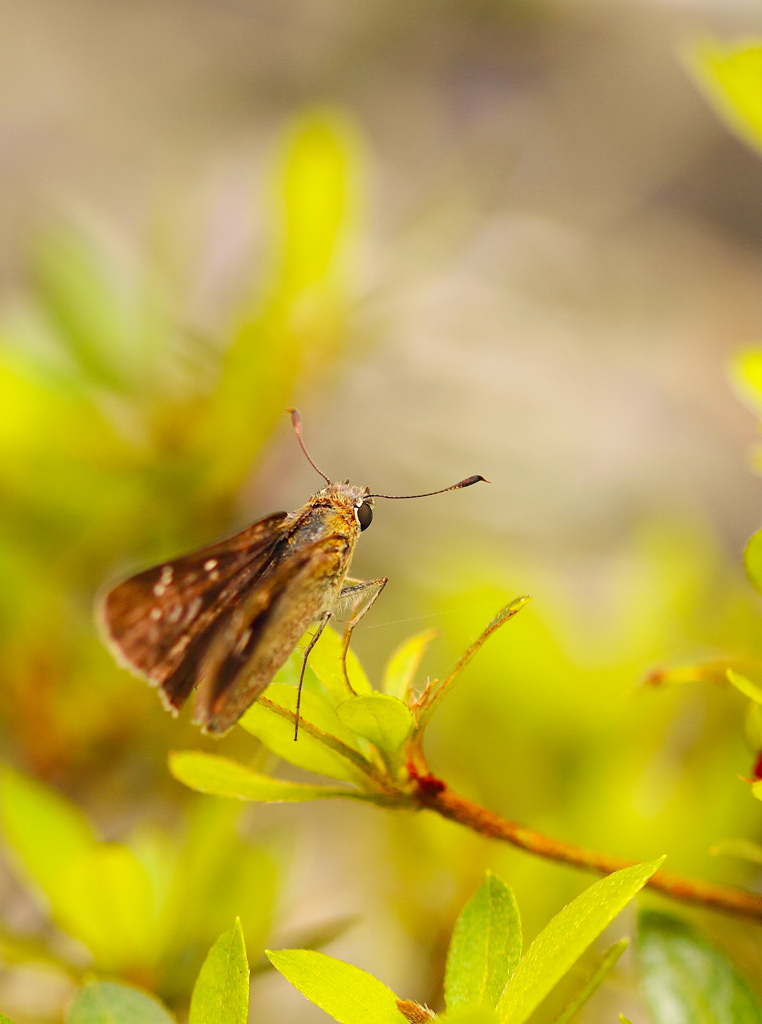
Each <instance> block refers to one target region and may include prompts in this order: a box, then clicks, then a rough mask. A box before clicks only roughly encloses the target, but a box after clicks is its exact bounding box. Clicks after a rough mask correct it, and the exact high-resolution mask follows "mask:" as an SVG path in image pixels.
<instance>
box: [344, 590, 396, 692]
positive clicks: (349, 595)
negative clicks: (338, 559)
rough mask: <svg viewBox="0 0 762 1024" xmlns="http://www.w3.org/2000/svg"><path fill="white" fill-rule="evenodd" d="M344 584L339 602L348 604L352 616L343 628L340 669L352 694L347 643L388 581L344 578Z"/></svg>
mask: <svg viewBox="0 0 762 1024" xmlns="http://www.w3.org/2000/svg"><path fill="white" fill-rule="evenodd" d="M345 582H346V586H344V587H342V588H341V593H340V594H339V600H340V601H347V602H349V606H350V608H351V609H352V612H353V615H352V618H351V619H350V620H349V621H348V622H347V624H346V626H345V627H344V642H343V645H342V648H341V668H342V671H343V672H344V681H345V682H346V684H347V688H348V689H349V692H350V693H354V692H355V691H354V688H353V686H352V684H351V683H350V681H349V673H348V672H347V654H348V653H349V642H350V640H351V639H352V631H353V629H354V628H355V626H356V625H357V623H358V622H359V621H360V619H361V618H362V617H363V615H365V613H366V612H369V611H370V609H371V608H372V607H373V605H374V604H375V603H376V599H377V598H378V595H379V594H380V593H381V591H382V590H383V589H384V587H385V586H386V584H387V583H388V582H389V579H388V577H387V576H380V577H379V578H378V579H377V580H354V579H350V577H346V579H345ZM358 609H359V610H358Z"/></svg>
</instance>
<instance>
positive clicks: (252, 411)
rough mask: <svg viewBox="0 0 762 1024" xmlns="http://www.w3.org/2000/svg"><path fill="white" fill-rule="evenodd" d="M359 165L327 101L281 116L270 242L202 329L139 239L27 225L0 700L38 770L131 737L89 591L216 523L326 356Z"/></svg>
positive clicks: (56, 770)
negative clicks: (218, 318) (112, 254)
mask: <svg viewBox="0 0 762 1024" xmlns="http://www.w3.org/2000/svg"><path fill="white" fill-rule="evenodd" d="M360 163H361V157H360V148H359V142H358V139H357V138H356V136H355V133H354V131H353V129H352V127H351V125H350V124H349V123H347V122H346V121H345V120H344V119H343V118H342V117H341V116H340V115H338V114H336V113H333V112H331V111H329V110H326V111H320V110H318V111H313V112H308V113H306V114H304V115H303V116H301V117H299V118H297V119H296V120H295V121H294V122H293V123H292V124H291V125H289V127H288V129H287V131H286V132H285V135H284V137H283V139H282V140H281V143H280V146H279V153H278V156H277V159H276V160H275V167H274V172H273V186H272V187H273V192H274V203H273V207H274V211H275V213H274V223H273V225H272V230H271V237H270V241H269V252H267V253H266V254H265V255H264V257H263V260H262V266H261V268H260V270H259V272H258V275H257V277H258V282H257V284H256V286H255V287H249V288H247V289H246V290H245V292H244V294H242V295H240V296H239V298H238V299H237V300H236V302H235V303H234V304H233V308H231V309H230V311H229V315H228V317H227V322H226V323H225V324H224V325H223V326H222V327H221V329H220V330H219V333H218V334H217V335H215V336H206V334H203V333H200V332H199V331H197V330H194V328H193V326H192V325H191V324H188V323H186V322H184V319H183V315H182V314H181V313H180V312H179V310H181V309H182V307H183V305H186V304H187V301H188V295H184V294H173V291H172V287H171V285H172V281H171V279H170V280H163V279H162V273H161V264H160V261H157V260H156V259H155V253H154V252H153V251H152V250H150V249H149V250H148V251H147V252H146V253H144V254H142V256H141V257H139V258H138V260H137V262H138V266H137V268H136V269H135V270H134V271H133V272H132V273H130V274H127V273H125V270H124V268H122V267H119V266H117V265H115V263H114V262H113V261H111V260H109V257H108V254H107V253H106V252H105V251H102V250H100V249H99V248H98V247H97V246H96V245H95V243H94V241H93V240H92V239H91V238H90V237H88V236H87V235H85V234H84V233H83V232H82V231H81V230H79V229H77V228H75V227H70V226H68V227H64V226H61V227H59V228H56V229H51V228H48V229H46V230H45V231H44V232H42V233H41V234H40V236H39V238H38V239H37V242H36V245H35V248H34V252H33V254H32V257H31V271H32V273H31V289H30V292H29V295H28V298H27V299H26V300H25V301H24V302H21V303H18V304H17V306H16V307H15V308H13V309H12V310H11V309H9V310H8V311H7V313H6V316H5V317H4V319H0V394H2V399H3V400H2V402H0V572H2V576H3V579H4V581H5V586H4V587H3V591H2V596H0V636H1V637H2V638H3V639H2V642H1V646H0V673H1V674H2V679H3V685H2V687H0V701H1V702H2V704H1V705H0V706H1V709H2V716H1V717H2V728H3V730H4V733H5V739H6V743H7V745H9V746H10V747H11V749H14V750H15V751H16V753H17V755H18V756H19V757H21V758H23V760H24V761H25V762H26V763H27V764H29V765H33V766H34V767H35V768H36V769H37V770H38V771H41V772H43V773H44V774H46V775H49V776H51V775H54V776H59V777H65V776H66V774H67V773H70V772H71V771H73V770H74V769H75V768H78V769H81V770H85V769H90V768H91V767H92V763H93V762H96V763H102V759H103V758H104V757H108V756H109V753H110V754H111V755H113V756H114V757H117V756H121V755H123V754H124V752H125V750H126V749H127V748H128V746H129V745H130V744H131V743H133V742H135V741H136V738H137V737H138V736H139V735H144V729H145V724H146V715H147V712H148V710H149V709H150V708H152V706H153V701H152V698H151V697H150V696H149V695H148V694H147V693H146V692H145V691H144V690H140V689H139V688H135V687H134V684H133V683H132V682H130V681H128V677H127V676H126V674H125V673H121V672H118V671H116V670H115V669H114V666H113V664H112V662H111V659H110V658H109V656H108V655H107V654H106V653H105V651H104V650H103V648H102V646H101V645H100V644H99V643H98V642H97V641H96V639H95V638H94V636H93V632H92V629H91V628H90V615H91V611H90V609H91V604H92V597H93V593H94V591H95V589H96V588H97V587H98V586H100V585H102V584H103V583H104V581H105V580H107V579H108V577H109V576H110V575H112V574H113V572H114V569H115V567H117V566H118V565H120V564H121V565H124V566H127V565H129V564H130V563H131V562H134V561H135V560H139V559H158V558H160V557H162V556H164V555H166V554H168V553H170V552H172V553H176V552H177V551H178V550H182V549H183V548H184V547H188V546H191V545H193V544H196V543H198V542H200V541H201V540H208V539H210V538H213V537H214V535H215V534H219V533H220V532H222V531H224V530H225V529H226V528H229V526H230V523H231V518H232V515H233V512H234V510H235V508H236V502H237V499H238V494H239V491H240V489H241V486H242V484H243V483H244V481H245V480H246V478H247V476H248V474H249V473H250V472H251V470H252V467H253V466H254V465H255V464H256V462H257V460H258V459H259V458H260V457H261V455H262V453H263V451H264V448H265V445H266V442H267V439H268V438H269V437H270V435H271V434H272V432H273V431H274V430H275V428H276V427H277V426H278V425H279V424H280V423H281V422H282V420H283V408H284V406H286V405H289V404H293V403H294V401H295V400H296V399H298V397H299V395H300V394H302V393H303V391H304V389H305V388H307V387H309V388H314V387H315V386H316V385H317V384H318V383H319V381H320V380H321V377H322V376H324V375H325V372H326V371H327V369H328V368H329V367H330V366H331V365H332V362H333V361H334V359H335V357H336V355H337V354H338V353H339V351H340V350H341V347H342V344H343V341H344V338H345V334H346V331H345V319H346V310H347V305H348V302H349V299H350V297H351V292H352V283H351V282H352V261H351V253H352V247H351V243H352V238H353V236H354V229H355V223H356V219H357V217H358V214H359V178H360V171H359V168H360ZM200 256H201V254H197V258H199V262H200ZM141 261H142V265H141ZM157 264H158V265H157ZM196 273H198V268H196ZM186 287H188V288H190V287H192V284H191V283H190V282H188V283H187V284H186ZM137 742H138V743H140V742H141V741H140V740H139V739H138V740H137Z"/></svg>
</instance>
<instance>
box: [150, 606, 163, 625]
mask: <svg viewBox="0 0 762 1024" xmlns="http://www.w3.org/2000/svg"><path fill="white" fill-rule="evenodd" d="M151 618H152V619H153V620H154V622H158V621H159V619H160V618H161V608H152V609H151Z"/></svg>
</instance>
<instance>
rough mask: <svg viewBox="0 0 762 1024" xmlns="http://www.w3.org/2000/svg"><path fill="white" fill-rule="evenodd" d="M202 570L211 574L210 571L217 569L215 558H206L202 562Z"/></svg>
mask: <svg viewBox="0 0 762 1024" xmlns="http://www.w3.org/2000/svg"><path fill="white" fill-rule="evenodd" d="M204 568H205V569H206V571H207V572H211V571H212V569H216V568H217V559H216V558H207V560H206V561H205V562H204Z"/></svg>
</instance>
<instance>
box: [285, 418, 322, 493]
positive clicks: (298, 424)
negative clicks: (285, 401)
mask: <svg viewBox="0 0 762 1024" xmlns="http://www.w3.org/2000/svg"><path fill="white" fill-rule="evenodd" d="M286 412H290V413H291V426H292V427H293V428H294V432H295V434H296V439H297V441H298V442H299V447H300V448H301V449H302V451H303V452H304V455H305V457H306V459H307V462H309V464H310V465H311V466H312V468H313V469H314V470H315V472H316V473H318V474H319V475H320V476H322V478H323V479H324V480H325V482H326V483H327V484H330V482H331V481H330V479H329V477H327V476H326V475H325V473H324V472H323V470H322V469H318V467H317V466H316V465H315V463H314V462H313V461H312V457H311V456H310V453H309V452H308V451H307V449H306V448H305V446H304V441H303V440H302V417H301V416H300V415H299V410H298V409H286Z"/></svg>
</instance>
